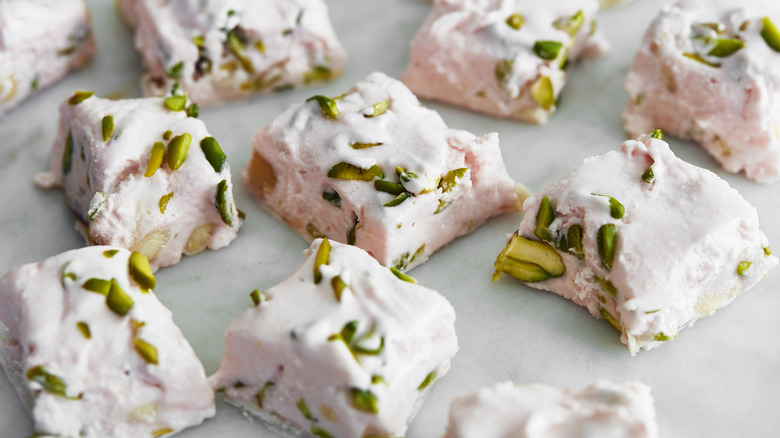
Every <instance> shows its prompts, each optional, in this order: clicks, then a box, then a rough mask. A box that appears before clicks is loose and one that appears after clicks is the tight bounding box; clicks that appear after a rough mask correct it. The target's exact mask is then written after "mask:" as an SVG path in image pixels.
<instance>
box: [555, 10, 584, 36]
mask: <svg viewBox="0 0 780 438" xmlns="http://www.w3.org/2000/svg"><path fill="white" fill-rule="evenodd" d="M583 24H585V14H583V13H582V11H577V13H576V14H574V15H572V16H571V17H563V18H559V19H557V20H555V21H554V22H553V27H554V28H556V29H559V30H562V31H564V32H566V33H568V34H569V36H574V35H576V34H577V32H579V30H580V28H582V25H583Z"/></svg>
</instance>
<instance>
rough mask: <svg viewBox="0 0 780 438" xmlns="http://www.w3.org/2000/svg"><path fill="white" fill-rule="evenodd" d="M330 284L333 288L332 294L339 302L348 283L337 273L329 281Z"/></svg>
mask: <svg viewBox="0 0 780 438" xmlns="http://www.w3.org/2000/svg"><path fill="white" fill-rule="evenodd" d="M330 286H331V287H332V288H333V296H334V297H336V301H338V302H341V295H342V294H343V293H344V289H346V288H348V287H349V285H348V284H347V283H345V282H344V280H342V279H341V276H339V275H337V276H335V277H333V279H332V280H331V281H330Z"/></svg>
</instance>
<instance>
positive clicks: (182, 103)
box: [163, 95, 187, 111]
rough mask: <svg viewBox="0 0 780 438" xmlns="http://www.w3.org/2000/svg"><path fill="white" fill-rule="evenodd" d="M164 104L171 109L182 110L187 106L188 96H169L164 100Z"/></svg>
mask: <svg viewBox="0 0 780 438" xmlns="http://www.w3.org/2000/svg"><path fill="white" fill-rule="evenodd" d="M163 105H165V107H166V108H168V109H169V110H171V111H182V110H184V108H185V107H186V106H187V96H182V95H179V96H169V97H166V98H165V100H164V101H163Z"/></svg>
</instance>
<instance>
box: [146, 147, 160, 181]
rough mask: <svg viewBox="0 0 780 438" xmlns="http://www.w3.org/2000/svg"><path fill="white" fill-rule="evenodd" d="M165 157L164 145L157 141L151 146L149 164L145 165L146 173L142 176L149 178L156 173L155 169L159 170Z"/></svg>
mask: <svg viewBox="0 0 780 438" xmlns="http://www.w3.org/2000/svg"><path fill="white" fill-rule="evenodd" d="M164 156H165V145H164V144H163V143H162V142H161V141H157V142H155V143H154V144H153V145H152V152H151V153H150V154H149V163H147V164H146V171H145V172H144V176H145V177H147V178H150V177H152V176H154V174H155V173H157V169H159V168H160V166H161V165H162V162H163V157H164Z"/></svg>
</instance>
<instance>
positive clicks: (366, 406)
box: [350, 388, 379, 414]
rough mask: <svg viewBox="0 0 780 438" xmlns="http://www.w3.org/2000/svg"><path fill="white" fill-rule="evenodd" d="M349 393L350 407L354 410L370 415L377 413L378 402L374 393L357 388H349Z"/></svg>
mask: <svg viewBox="0 0 780 438" xmlns="http://www.w3.org/2000/svg"><path fill="white" fill-rule="evenodd" d="M350 393H351V394H352V406H353V407H354V408H355V409H357V410H359V411H363V412H368V413H371V414H376V413H379V401H378V400H377V398H376V396H375V395H374V393H372V392H371V391H369V390H363V389H359V388H351V389H350Z"/></svg>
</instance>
